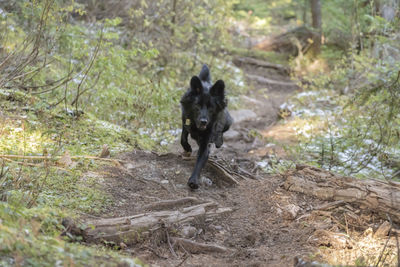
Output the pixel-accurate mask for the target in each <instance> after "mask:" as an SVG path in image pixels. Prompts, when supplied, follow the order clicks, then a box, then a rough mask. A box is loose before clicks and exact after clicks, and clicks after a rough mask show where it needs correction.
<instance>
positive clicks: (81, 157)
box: [0, 154, 128, 163]
mask: <svg viewBox="0 0 400 267" xmlns="http://www.w3.org/2000/svg"><path fill="white" fill-rule="evenodd" d="M62 157H63V156H23V155H1V154H0V158H6V159H27V160H52V161H57V160H59V159H61V158H62ZM70 158H71V159H94V160H101V161H111V162H123V163H125V162H128V161H124V160H120V159H110V158H100V157H96V156H70Z"/></svg>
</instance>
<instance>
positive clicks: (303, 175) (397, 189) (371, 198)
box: [283, 165, 400, 222]
mask: <svg viewBox="0 0 400 267" xmlns="http://www.w3.org/2000/svg"><path fill="white" fill-rule="evenodd" d="M285 179H286V180H285V182H284V184H283V187H284V188H285V189H286V190H289V191H294V192H299V193H303V194H306V195H310V196H314V197H317V198H319V199H322V200H329V201H344V202H346V203H351V204H352V205H357V206H358V207H359V208H360V209H364V210H371V211H374V212H376V213H377V214H379V215H381V216H382V217H383V218H385V219H386V218H387V217H386V214H387V215H389V216H390V217H391V219H392V221H394V222H400V183H399V182H394V181H389V182H388V181H383V180H376V179H365V180H361V179H356V178H352V177H344V176H340V175H336V174H334V173H331V172H328V171H325V170H322V169H320V168H316V167H312V166H306V165H298V166H296V170H292V171H289V172H287V173H286V174H285ZM337 203H340V202H337Z"/></svg>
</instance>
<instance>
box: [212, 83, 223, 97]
mask: <svg viewBox="0 0 400 267" xmlns="http://www.w3.org/2000/svg"><path fill="white" fill-rule="evenodd" d="M210 95H212V96H216V97H220V98H224V97H225V83H224V81H223V80H218V81H216V82H215V83H214V85H213V86H212V87H211V89H210Z"/></svg>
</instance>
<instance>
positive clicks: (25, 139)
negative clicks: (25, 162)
mask: <svg viewBox="0 0 400 267" xmlns="http://www.w3.org/2000/svg"><path fill="white" fill-rule="evenodd" d="M46 143H52V140H51V139H50V138H49V137H48V136H45V135H44V134H43V133H42V131H40V130H32V129H29V126H28V125H27V123H26V122H25V121H23V120H20V119H16V120H11V119H4V118H3V119H1V120H0V153H11V154H37V153H43V148H44V147H43V144H46Z"/></svg>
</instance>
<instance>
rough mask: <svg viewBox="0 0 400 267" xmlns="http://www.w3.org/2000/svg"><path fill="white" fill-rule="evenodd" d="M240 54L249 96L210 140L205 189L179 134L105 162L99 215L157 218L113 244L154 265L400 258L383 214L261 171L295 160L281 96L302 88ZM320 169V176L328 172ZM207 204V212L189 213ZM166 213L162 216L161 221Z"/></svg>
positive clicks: (353, 262) (363, 263)
mask: <svg viewBox="0 0 400 267" xmlns="http://www.w3.org/2000/svg"><path fill="white" fill-rule="evenodd" d="M234 62H235V64H236V65H237V66H238V67H240V68H241V69H242V70H243V71H244V73H245V75H246V77H248V78H249V83H250V84H251V85H252V87H251V88H252V89H250V90H249V92H248V93H247V95H244V96H242V103H243V105H242V109H239V110H232V111H231V113H232V116H233V117H234V120H235V122H234V124H233V127H232V129H230V130H229V131H228V132H226V134H225V136H224V140H225V142H224V145H223V146H222V148H220V149H216V148H215V147H212V148H213V149H212V150H211V156H210V160H209V162H208V163H207V165H206V167H205V168H204V170H203V172H202V175H201V186H200V188H199V189H198V190H195V191H192V190H190V189H189V188H188V187H187V185H186V183H187V180H188V178H189V176H190V174H191V172H192V170H193V167H194V158H195V154H196V151H194V152H193V154H192V156H191V157H185V156H184V155H183V154H182V152H183V150H182V148H181V147H180V144H179V141H178V140H177V141H176V142H175V143H174V144H173V145H171V147H170V148H169V152H168V153H165V154H159V153H156V152H150V151H141V150H136V151H132V152H129V153H124V154H121V155H119V157H118V159H119V160H120V164H117V165H116V166H114V167H109V166H108V167H104V169H103V172H102V174H101V177H98V178H100V179H98V180H99V181H102V182H101V184H102V185H103V187H104V188H105V191H106V192H107V193H108V194H109V195H111V196H112V198H113V204H112V205H111V206H109V207H108V210H107V211H106V212H105V213H103V214H101V216H100V217H101V218H119V217H125V218H124V219H122V222H124V223H125V222H126V221H127V220H130V219H127V216H132V215H136V217H135V218H138V219H136V223H138V225H139V226H140V225H145V224H146V223H148V222H153V223H152V226H153V228H151V229H150V231H149V232H150V234H148V232H146V234H148V235H146V237H145V238H140V236H139V239H141V240H140V241H139V242H138V240H137V239H136V240H135V241H132V240H128V239H126V238H125V239H124V236H125V234H124V232H123V231H121V232H119V233H117V236H118V235H120V236H121V238H122V240H123V241H122V242H120V241H117V243H116V242H114V245H116V246H117V247H119V248H121V249H122V250H123V251H124V252H125V253H128V254H129V255H131V256H134V257H138V258H139V259H141V260H142V261H143V262H145V263H148V264H149V265H150V266H297V267H300V266H328V265H323V264H320V263H321V262H322V263H323V262H328V263H329V264H334V265H336V264H338V263H340V264H344V265H357V266H371V265H375V263H376V262H378V263H379V262H380V261H382V260H383V262H384V263H388V262H389V265H382V266H391V265H390V264H391V263H393V264H394V262H396V258H397V256H396V255H397V254H396V251H397V250H396V243H395V240H394V239H392V240H391V242H389V243H386V241H387V240H388V239H387V234H388V231H390V230H389V228H388V223H387V222H385V220H382V219H381V218H382V217H379V216H377V214H374V213H373V212H371V211H368V209H367V210H365V209H359V207H357V206H353V205H351V204H349V203H347V204H346V203H345V202H343V201H331V202H329V201H323V200H320V199H318V198H314V197H310V196H307V195H305V194H300V193H296V192H291V191H288V190H286V189H285V188H284V187H283V184H284V183H285V180H286V178H287V177H288V173H290V171H288V172H283V173H280V174H267V173H266V172H265V171H263V169H264V170H265V164H266V163H268V164H269V165H271V164H273V162H277V161H278V162H279V160H290V161H294V162H295V161H296V160H295V159H293V158H290V157H291V156H290V154H289V153H286V150H285V147H287V146H290V145H291V144H296V142H298V140H296V134H295V132H294V130H293V127H291V126H290V119H289V120H288V121H289V123H281V122H280V121H279V120H280V118H282V117H286V116H285V113H287V112H288V111H287V110H285V108H284V105H282V104H284V103H285V102H286V100H287V99H288V98H289V97H290V96H291V95H293V94H295V92H296V91H297V90H301V89H300V88H299V87H297V86H296V85H295V84H294V83H292V82H291V81H290V78H289V77H288V75H287V74H285V73H284V71H283V69H282V68H271V67H265V66H266V65H268V64H263V62H261V61H260V60H257V59H251V58H237V59H235V60H234ZM264 63H265V62H264ZM262 65H264V67H263V66H262ZM286 115H287V114H286ZM177 116H180V114H177ZM191 143H192V144H193V143H194V142H193V140H192V142H191ZM216 166H217V167H216ZM218 166H219V167H218ZM301 168H302V167H301V166H299V167H298V168H297V169H298V170H300V176H302V175H303V174H302V173H301ZM316 170H317V171H316V172H315V173H316V176H317V179H319V180H321V179H322V180H324V179H326V173H325V174H324V172H323V171H321V170H319V169H316ZM318 170H319V171H318ZM311 172H314V171H313V169H312V168H311ZM93 175H95V176H96V175H98V174H93ZM329 175H330V174H329ZM329 175H328V176H329ZM324 177H325V178H324ZM286 188H287V187H286ZM174 201H175V202H174ZM202 205H205V206H204V207H205V208H204V209H205V211H204V210H203V211H202V212H203V213H204V214H203V215H201V216H197V215H196V216H194V217H190V218H184V216H185V214H187V213H185V212H187V211H189V210H194V209H196V210H197V208H199V209H198V210H202V209H203V208H201V207H200V206H202ZM208 209H209V210H208ZM161 214H162V216H164V217H163V218H166V219H165V221H164V219H163V221H158V222H157V223H156V226H154V221H155V220H157V216H159V215H161ZM139 217H140V218H139ZM131 218H132V217H131ZM158 218H159V217H158ZM97 219H98V218H97ZM101 220H102V219H100V221H101ZM134 221H135V220H134ZM124 223H123V224H124ZM105 224H107V223H105ZM157 225H158V226H157ZM389 226H390V224H389ZM118 227H119V226H117V230H118V229H119V228H118ZM378 228H379V229H378ZM376 229H378V230H376ZM374 230H376V231H375V233H374ZM100 231H101V230H100ZM118 231H119V230H118ZM126 233H128V234H129V233H130V232H129V231H128V232H126ZM179 238H181V239H179ZM100 239H101V238H100ZM389 239H390V238H389ZM111 240H113V239H111ZM117 240H118V239H117ZM119 240H121V239H119ZM179 240H184V241H179ZM182 242H183V243H182ZM190 242H192V243H190ZM193 242H195V243H193ZM388 244H389V245H388ZM385 249H386V251H385ZM381 252H382V254H381ZM383 252H385V255H386V256H385V257H384V258H382V257H380V255H381V256H382V255H383ZM318 262H320V263H318Z"/></svg>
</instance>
